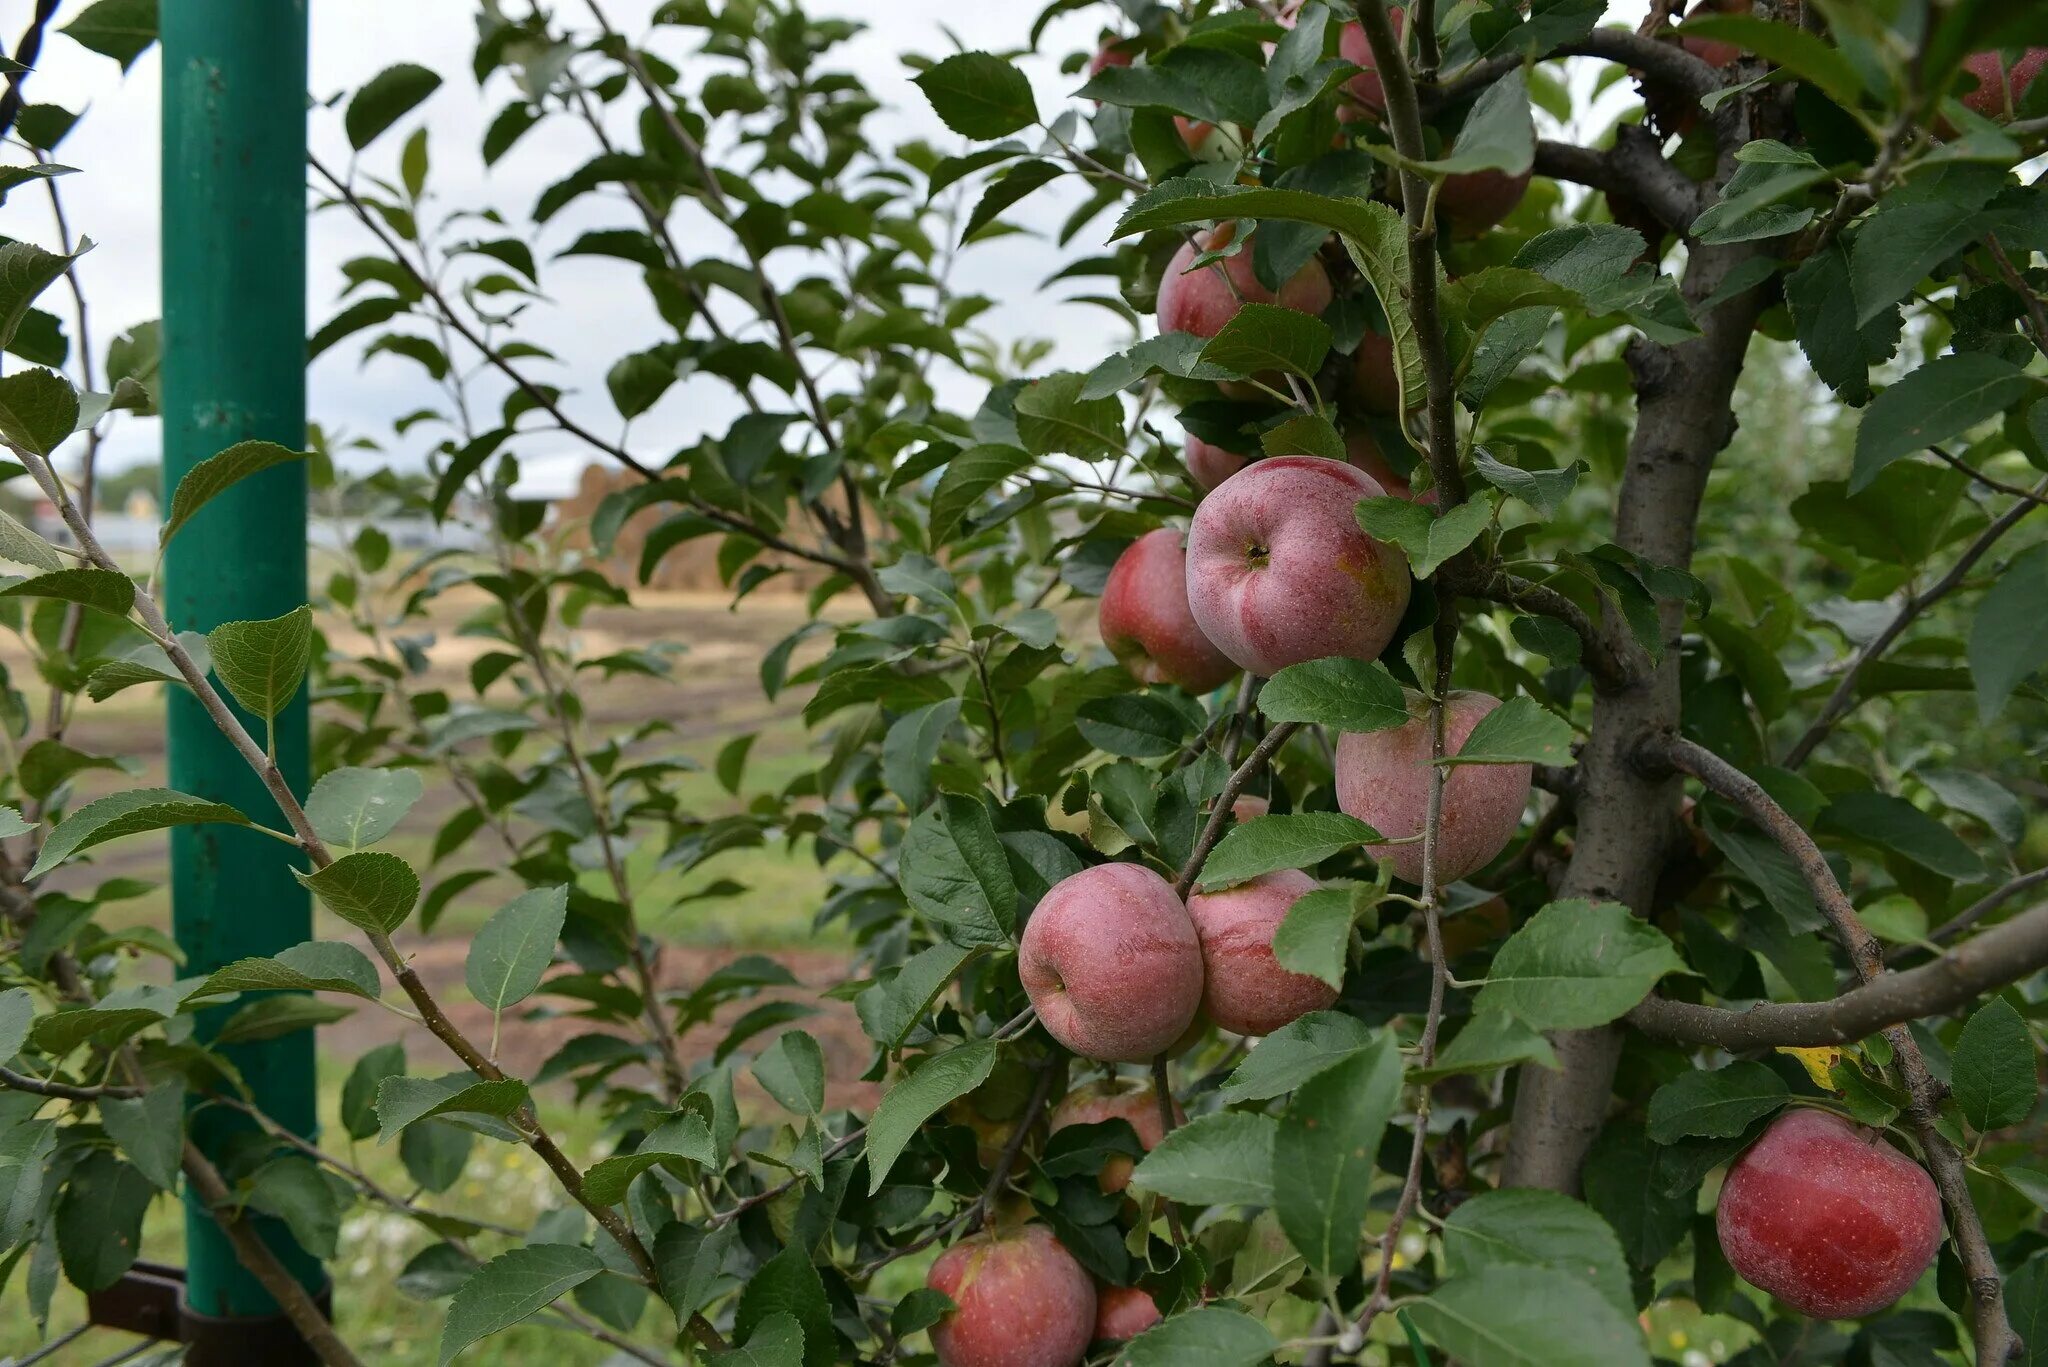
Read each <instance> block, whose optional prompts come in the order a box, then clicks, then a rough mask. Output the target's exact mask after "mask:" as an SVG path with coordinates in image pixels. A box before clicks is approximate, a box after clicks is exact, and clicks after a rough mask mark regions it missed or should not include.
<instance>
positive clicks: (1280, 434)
mask: <svg viewBox="0 0 2048 1367" xmlns="http://www.w3.org/2000/svg"><path fill="white" fill-rule="evenodd" d="M1259 447H1260V449H1261V450H1263V451H1264V452H1265V453H1266V454H1267V455H1269V456H1321V457H1322V458H1323V459H1324V460H1343V459H1344V437H1343V434H1342V433H1340V432H1338V431H1337V427H1336V424H1335V423H1332V422H1331V421H1330V420H1329V419H1328V418H1326V417H1324V416H1323V415H1322V414H1320V413H1303V414H1301V415H1299V416H1298V417H1292V418H1288V419H1286V420H1285V421H1284V422H1281V423H1278V424H1276V425H1274V426H1272V427H1269V428H1267V429H1266V430H1265V431H1263V432H1261V433H1259Z"/></svg>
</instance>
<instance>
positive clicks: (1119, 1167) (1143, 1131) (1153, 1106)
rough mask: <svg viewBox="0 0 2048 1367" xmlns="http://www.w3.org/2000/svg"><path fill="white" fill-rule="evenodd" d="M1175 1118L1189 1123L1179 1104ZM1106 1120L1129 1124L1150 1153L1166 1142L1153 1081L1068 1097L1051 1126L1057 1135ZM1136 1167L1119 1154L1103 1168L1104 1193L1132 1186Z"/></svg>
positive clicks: (1097, 1087)
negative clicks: (1074, 1127)
mask: <svg viewBox="0 0 2048 1367" xmlns="http://www.w3.org/2000/svg"><path fill="white" fill-rule="evenodd" d="M1173 1118H1174V1123H1175V1124H1176V1125H1177V1124H1180V1123H1181V1122H1182V1121H1184V1120H1185V1119H1187V1117H1186V1116H1185V1115H1183V1114H1182V1113H1181V1109H1180V1104H1179V1103H1178V1102H1176V1103H1174V1107H1173ZM1106 1120H1127V1121H1129V1122H1130V1126H1131V1128H1132V1129H1133V1130H1135V1131H1137V1134H1138V1143H1139V1144H1140V1145H1141V1146H1142V1147H1143V1148H1144V1149H1145V1151H1146V1152H1147V1153H1150V1152H1151V1151H1152V1150H1153V1148H1154V1147H1156V1146H1157V1145H1158V1143H1159V1141H1160V1140H1162V1139H1164V1138H1166V1126H1165V1125H1164V1124H1163V1123H1162V1122H1161V1120H1160V1117H1159V1092H1158V1090H1157V1089H1155V1088H1154V1087H1153V1086H1152V1084H1151V1083H1150V1082H1149V1081H1144V1080H1142V1079H1138V1078H1115V1079H1112V1080H1111V1081H1109V1082H1097V1083H1093V1084H1091V1085H1089V1086H1086V1087H1081V1088H1078V1089H1076V1090H1074V1091H1071V1092H1069V1093H1067V1095H1066V1096H1065V1097H1064V1098H1062V1099H1061V1101H1060V1104H1059V1105H1057V1106H1055V1107H1053V1108H1052V1119H1051V1122H1050V1124H1051V1129H1052V1131H1053V1132H1055V1133H1057V1132H1058V1131H1060V1130H1064V1129H1065V1128H1066V1127H1067V1126H1069V1125H1100V1124H1102V1123H1103V1122H1104V1121H1106ZM1136 1167H1137V1164H1136V1163H1134V1162H1132V1161H1131V1160H1130V1159H1128V1158H1126V1157H1124V1156H1123V1155H1122V1154H1118V1155H1117V1156H1116V1157H1114V1158H1111V1159H1110V1160H1109V1161H1108V1162H1107V1163H1104V1164H1103V1165H1102V1171H1101V1172H1100V1173H1099V1174H1098V1175H1097V1177H1096V1181H1097V1182H1098V1183H1099V1184H1100V1185H1101V1187H1102V1189H1103V1190H1104V1191H1111V1192H1114V1191H1122V1190H1123V1189H1124V1188H1125V1187H1128V1186H1129V1185H1130V1184H1131V1172H1132V1170H1133V1169H1135V1168H1136Z"/></svg>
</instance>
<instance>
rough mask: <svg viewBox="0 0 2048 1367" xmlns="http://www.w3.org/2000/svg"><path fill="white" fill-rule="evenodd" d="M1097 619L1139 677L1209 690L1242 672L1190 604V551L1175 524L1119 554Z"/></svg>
mask: <svg viewBox="0 0 2048 1367" xmlns="http://www.w3.org/2000/svg"><path fill="white" fill-rule="evenodd" d="M1096 621H1097V624H1098V625H1099V626H1100V628H1101V630H1102V643H1103V644H1104V645H1106V646H1108V647H1109V653H1110V654H1112V655H1114V656H1116V657H1117V659H1118V660H1120V661H1122V663H1123V666H1124V668H1125V669H1128V670H1129V671H1131V677H1132V678H1134V679H1136V680H1137V681H1138V682H1139V683H1148V684H1157V683H1171V684H1179V685H1180V686H1181V687H1182V688H1185V689H1186V690H1187V691H1188V692H1190V693H1207V692H1208V691H1209V690H1210V689H1212V688H1218V687H1220V686H1222V685H1223V683H1225V682H1226V681H1227V680H1228V679H1229V678H1230V677H1231V676H1232V675H1233V674H1235V673H1237V666H1235V665H1233V664H1231V663H1230V661H1229V660H1228V659H1226V658H1224V655H1223V652H1222V651H1220V650H1218V649H1217V648H1216V647H1215V646H1214V645H1212V644H1211V643H1210V641H1209V638H1208V637H1206V636H1204V635H1203V634H1202V629H1201V628H1200V627H1198V626H1196V625H1195V617H1194V614H1193V613H1192V612H1190V611H1189V610H1188V575H1187V552H1186V551H1185V550H1184V549H1183V547H1182V539H1181V533H1180V532H1178V531H1175V530H1174V529H1172V528H1170V527H1161V528H1159V529H1158V530H1157V531H1151V532H1147V533H1145V535H1143V536H1141V537H1139V538H1138V539H1137V540H1136V541H1133V542H1132V543H1131V544H1130V545H1129V546H1127V547H1125V549H1124V553H1123V554H1122V555H1120V556H1118V557H1117V560H1116V564H1115V565H1113V566H1112V567H1111V568H1110V571H1109V582H1108V583H1106V584H1104V585H1103V586H1102V602H1101V604H1100V607H1099V609H1098V611H1097V614H1096Z"/></svg>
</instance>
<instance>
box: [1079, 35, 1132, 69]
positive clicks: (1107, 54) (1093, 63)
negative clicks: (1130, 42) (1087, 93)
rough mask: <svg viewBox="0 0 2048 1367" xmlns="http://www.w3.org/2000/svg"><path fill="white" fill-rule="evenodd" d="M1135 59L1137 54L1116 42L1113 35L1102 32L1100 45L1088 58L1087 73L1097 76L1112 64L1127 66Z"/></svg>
mask: <svg viewBox="0 0 2048 1367" xmlns="http://www.w3.org/2000/svg"><path fill="white" fill-rule="evenodd" d="M1136 60H1137V54H1136V53H1134V52H1132V51H1131V50H1130V49H1129V48H1128V47H1125V46H1124V45H1123V44H1122V43H1120V42H1118V41H1117V39H1116V37H1115V35H1113V34H1109V33H1104V34H1103V35H1102V46H1101V47H1100V48H1098V49H1096V52H1095V55H1094V56H1093V57H1091V58H1089V59H1088V74H1089V75H1090V76H1099V75H1101V74H1102V73H1103V72H1104V71H1107V70H1108V69H1109V68H1110V67H1113V66H1129V65H1130V64H1131V63H1132V62H1134V61H1136Z"/></svg>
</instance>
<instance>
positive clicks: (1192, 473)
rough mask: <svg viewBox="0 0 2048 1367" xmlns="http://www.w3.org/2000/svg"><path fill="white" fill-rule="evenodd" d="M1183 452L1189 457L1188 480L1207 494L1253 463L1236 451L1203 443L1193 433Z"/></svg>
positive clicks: (1189, 435)
mask: <svg viewBox="0 0 2048 1367" xmlns="http://www.w3.org/2000/svg"><path fill="white" fill-rule="evenodd" d="M1181 450H1182V453H1183V454H1184V455H1186V457H1187V461H1188V478H1189V479H1191V480H1193V481H1194V482H1195V487H1196V488H1197V489H1200V490H1201V491H1202V492H1203V493H1205V494H1206V493H1208V492H1209V491H1210V490H1211V489H1214V488H1215V487H1216V486H1217V485H1219V484H1221V483H1222V482H1223V481H1224V480H1226V479H1229V478H1230V477H1231V476H1232V475H1234V474H1236V473H1237V472H1238V471H1239V470H1242V469H1244V467H1245V466H1247V465H1249V464H1251V463H1252V458H1251V457H1250V456H1240V455H1239V454H1238V453H1237V452H1235V451H1229V450H1225V449H1224V448H1223V447H1221V446H1217V445H1215V444H1213V443H1211V442H1206V441H1203V440H1202V439H1201V438H1200V437H1198V436H1196V435H1195V434H1194V433H1192V432H1190V433H1189V434H1188V440H1187V444H1186V445H1185V446H1183V447H1182V448H1181Z"/></svg>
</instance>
